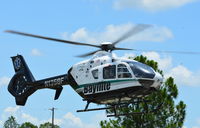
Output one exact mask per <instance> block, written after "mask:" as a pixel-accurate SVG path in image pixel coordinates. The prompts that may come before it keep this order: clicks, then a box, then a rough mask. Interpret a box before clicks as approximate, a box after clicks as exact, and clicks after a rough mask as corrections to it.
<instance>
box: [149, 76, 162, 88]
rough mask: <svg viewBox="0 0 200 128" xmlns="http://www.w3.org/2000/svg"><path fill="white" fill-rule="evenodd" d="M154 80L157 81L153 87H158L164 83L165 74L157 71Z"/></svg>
mask: <svg viewBox="0 0 200 128" xmlns="http://www.w3.org/2000/svg"><path fill="white" fill-rule="evenodd" d="M154 81H155V82H154V84H153V85H152V87H154V88H156V89H158V88H159V87H160V86H161V85H162V83H163V76H162V75H161V74H160V73H158V72H156V73H155V77H154Z"/></svg>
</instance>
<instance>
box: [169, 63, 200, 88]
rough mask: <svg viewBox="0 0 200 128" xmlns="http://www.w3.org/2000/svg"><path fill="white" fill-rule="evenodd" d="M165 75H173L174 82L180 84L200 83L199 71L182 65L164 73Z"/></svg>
mask: <svg viewBox="0 0 200 128" xmlns="http://www.w3.org/2000/svg"><path fill="white" fill-rule="evenodd" d="M166 76H167V77H168V76H173V77H174V78H175V82H176V83H178V84H180V85H187V86H199V85H200V81H199V80H200V72H198V71H195V72H192V71H190V70H189V69H188V68H186V67H184V66H183V65H178V66H176V67H174V68H172V69H171V70H169V72H167V73H166Z"/></svg>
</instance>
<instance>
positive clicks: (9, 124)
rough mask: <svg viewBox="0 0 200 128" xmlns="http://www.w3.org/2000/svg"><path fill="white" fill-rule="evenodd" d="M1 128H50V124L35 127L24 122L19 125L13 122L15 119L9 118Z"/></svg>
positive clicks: (58, 127)
mask: <svg viewBox="0 0 200 128" xmlns="http://www.w3.org/2000/svg"><path fill="white" fill-rule="evenodd" d="M3 128H52V124H51V123H49V122H46V123H44V124H40V126H39V127H38V126H36V125H34V124H32V123H31V122H25V123H23V124H21V125H19V124H18V123H17V121H16V120H15V117H13V116H11V117H9V118H8V120H7V121H5V123H4V126H3ZM54 128H60V126H58V125H54Z"/></svg>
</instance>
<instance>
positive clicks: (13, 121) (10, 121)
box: [3, 116, 19, 128]
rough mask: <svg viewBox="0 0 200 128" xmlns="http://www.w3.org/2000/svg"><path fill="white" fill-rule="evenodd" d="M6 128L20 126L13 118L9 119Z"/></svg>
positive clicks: (17, 127)
mask: <svg viewBox="0 0 200 128" xmlns="http://www.w3.org/2000/svg"><path fill="white" fill-rule="evenodd" d="M3 127H4V128H19V124H18V123H17V121H16V120H15V117H13V116H11V117H9V118H8V120H7V121H5V123H4V126H3Z"/></svg>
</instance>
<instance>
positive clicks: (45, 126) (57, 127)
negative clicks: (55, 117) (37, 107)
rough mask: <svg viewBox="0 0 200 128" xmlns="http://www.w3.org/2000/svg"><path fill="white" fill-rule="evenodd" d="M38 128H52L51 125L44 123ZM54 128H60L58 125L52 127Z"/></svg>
mask: <svg viewBox="0 0 200 128" xmlns="http://www.w3.org/2000/svg"><path fill="white" fill-rule="evenodd" d="M39 128H52V123H49V122H46V123H44V124H41V125H40V127H39ZM54 128H60V127H59V126H58V125H54Z"/></svg>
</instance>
